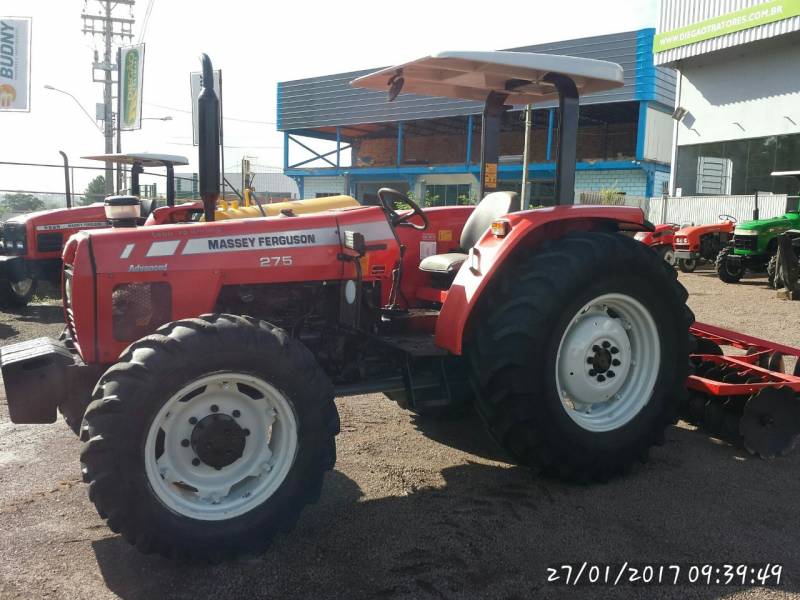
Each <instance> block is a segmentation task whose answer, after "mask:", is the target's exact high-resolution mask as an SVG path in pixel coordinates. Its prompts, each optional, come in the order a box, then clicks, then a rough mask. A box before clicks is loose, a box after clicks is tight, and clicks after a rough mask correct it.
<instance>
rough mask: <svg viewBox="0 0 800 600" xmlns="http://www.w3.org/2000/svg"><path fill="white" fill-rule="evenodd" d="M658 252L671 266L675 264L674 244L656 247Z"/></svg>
mask: <svg viewBox="0 0 800 600" xmlns="http://www.w3.org/2000/svg"><path fill="white" fill-rule="evenodd" d="M656 254H658V255H659V256H660V257H661V259H662V260H663V261H664V262H665V263H667V264H668V265H669V266H670V267H674V266H675V250H673V249H672V246H667V245H662V246H658V247H657V248H656Z"/></svg>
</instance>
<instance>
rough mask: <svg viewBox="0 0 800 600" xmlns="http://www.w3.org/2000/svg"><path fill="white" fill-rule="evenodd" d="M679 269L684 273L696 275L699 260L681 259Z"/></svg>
mask: <svg viewBox="0 0 800 600" xmlns="http://www.w3.org/2000/svg"><path fill="white" fill-rule="evenodd" d="M678 268H679V269H680V270H681V272H683V273H694V270H695V269H696V268H697V259H695V258H679V259H678Z"/></svg>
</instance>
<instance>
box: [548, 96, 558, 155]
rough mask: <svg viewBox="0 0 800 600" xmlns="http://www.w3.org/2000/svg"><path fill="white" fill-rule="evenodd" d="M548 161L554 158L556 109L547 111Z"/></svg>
mask: <svg viewBox="0 0 800 600" xmlns="http://www.w3.org/2000/svg"><path fill="white" fill-rule="evenodd" d="M547 112H548V115H547V156H546V159H547V160H552V156H553V123H554V121H555V112H556V111H555V109H554V108H549V109H547Z"/></svg>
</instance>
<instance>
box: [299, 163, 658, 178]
mask: <svg viewBox="0 0 800 600" xmlns="http://www.w3.org/2000/svg"><path fill="white" fill-rule="evenodd" d="M576 169H577V170H578V171H625V170H640V171H647V170H661V169H662V167H661V165H656V164H655V163H649V162H641V161H637V160H609V161H598V162H593V163H587V162H579V163H578V164H577V165H576ZM530 170H531V171H532V172H537V173H540V172H554V171H555V165H554V164H553V163H552V162H549V163H531V165H530ZM498 171H499V172H500V173H509V174H510V173H517V174H519V173H522V165H521V164H520V165H499V166H498ZM285 173H286V175H289V176H292V177H330V176H335V175H350V176H352V177H359V178H362V177H371V176H375V177H384V176H387V175H389V176H396V177H398V178H402V177H403V176H405V175H432V174H447V175H452V174H467V173H472V174H476V173H480V165H478V164H473V165H469V166H465V165H463V164H455V165H435V166H426V165H408V166H403V167H344V168H339V169H336V168H320V169H291V168H290V169H288V170H286V172H285Z"/></svg>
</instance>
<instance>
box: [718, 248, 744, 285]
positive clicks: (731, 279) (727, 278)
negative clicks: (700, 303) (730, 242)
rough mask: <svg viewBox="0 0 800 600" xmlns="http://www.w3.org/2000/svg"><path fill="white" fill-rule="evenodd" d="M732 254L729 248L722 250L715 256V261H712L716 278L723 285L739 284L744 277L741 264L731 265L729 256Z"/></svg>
mask: <svg viewBox="0 0 800 600" xmlns="http://www.w3.org/2000/svg"><path fill="white" fill-rule="evenodd" d="M732 253H733V248H731V247H730V246H728V247H726V248H723V249H722V250H720V251H719V254H717V259H716V260H715V261H714V266H715V267H716V269H717V277H719V278H720V280H721V281H724V282H725V283H739V281H740V280H741V278H742V276H743V275H744V267H742V266H741V263H739V264H738V265H734V264H732V262H731V260H730V255H731V254H732Z"/></svg>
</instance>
